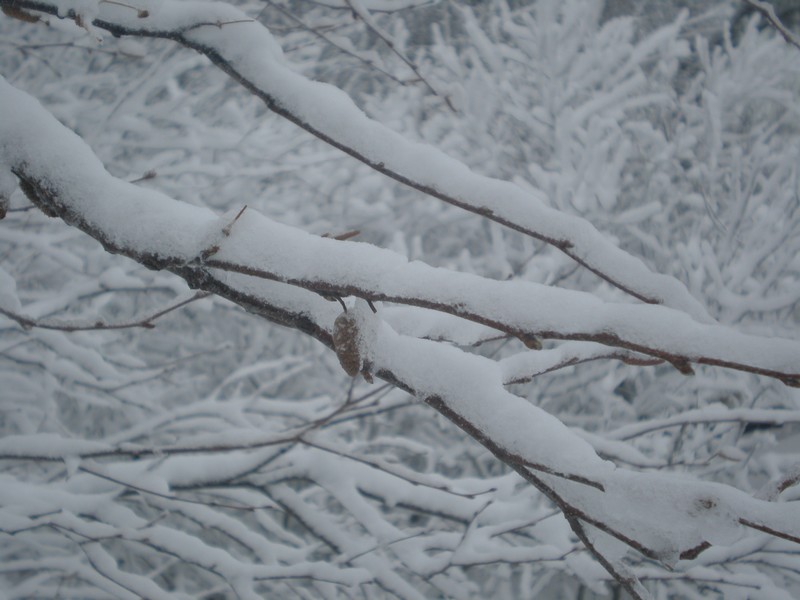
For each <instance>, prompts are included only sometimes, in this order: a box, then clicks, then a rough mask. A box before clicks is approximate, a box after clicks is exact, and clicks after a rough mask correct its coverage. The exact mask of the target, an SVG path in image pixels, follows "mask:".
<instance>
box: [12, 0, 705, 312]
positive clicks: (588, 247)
mask: <svg viewBox="0 0 800 600" xmlns="http://www.w3.org/2000/svg"><path fill="white" fill-rule="evenodd" d="M0 4H2V5H4V6H5V5H11V4H13V6H14V7H15V9H16V8H21V9H30V10H36V11H42V12H45V13H49V14H56V15H60V16H62V17H70V18H75V19H78V20H80V22H81V23H89V22H91V23H93V25H94V27H96V28H98V29H102V30H106V31H109V32H110V33H112V34H113V35H115V36H144V37H160V38H166V39H171V40H175V41H177V42H179V43H181V44H184V45H185V46H187V47H190V48H193V49H195V50H197V51H198V52H201V53H203V54H205V55H206V56H208V58H209V59H211V61H212V62H214V63H215V64H216V65H217V66H218V67H220V68H221V69H222V70H223V71H225V72H226V73H227V74H228V75H230V76H231V77H232V78H233V79H234V80H236V81H238V82H239V83H240V84H242V85H243V86H244V87H245V88H247V89H248V90H249V91H250V92H252V93H253V94H255V95H256V96H258V97H259V98H261V99H262V100H263V101H264V102H265V103H266V105H267V106H268V107H269V108H270V109H271V110H273V111H274V112H276V113H277V114H279V115H281V116H283V117H285V118H287V119H289V120H290V121H292V122H293V123H295V124H297V125H298V126H300V127H302V128H303V129H305V130H306V131H308V132H310V133H312V134H313V135H315V136H317V137H318V138H320V139H321V140H323V141H325V142H327V143H328V144H330V145H332V146H334V147H336V148H339V149H340V150H342V151H343V152H345V153H347V154H349V155H351V156H353V157H354V158H356V159H358V160H360V161H361V162H363V163H365V164H367V165H369V166H370V167H372V168H373V169H375V170H376V171H379V172H381V173H383V174H384V175H387V176H388V177H391V178H393V179H395V180H397V181H399V182H401V183H404V184H406V185H409V186H411V187H413V188H414V189H416V190H419V191H420V192H423V193H425V194H428V195H430V196H433V197H435V198H438V199H440V200H442V201H444V202H447V203H449V204H453V205H455V206H458V207H460V208H463V209H465V210H468V211H470V212H473V213H475V214H478V215H481V216H483V217H486V218H489V219H491V220H493V221H496V222H498V223H500V224H502V225H505V226H507V227H510V228H511V229H514V230H516V231H519V232H521V233H524V234H526V235H530V236H532V237H534V238H536V239H538V240H541V241H544V242H547V243H549V244H552V245H554V246H555V247H557V248H559V249H560V250H562V251H563V252H564V253H566V254H567V255H568V256H570V257H572V258H573V259H574V260H576V261H577V262H578V263H580V264H581V265H583V266H584V267H586V268H587V269H589V270H590V271H592V272H593V273H595V274H596V275H598V276H599V277H601V278H603V279H604V280H606V281H608V282H609V283H611V284H612V285H615V286H617V287H618V288H620V289H622V290H624V291H625V292H627V293H629V294H631V295H632V296H634V297H636V298H638V299H640V300H643V301H645V302H648V303H655V304H665V305H666V306H669V307H672V308H675V309H678V310H681V311H685V312H686V313H688V314H689V315H691V316H692V317H693V318H695V319H697V320H700V321H703V322H710V320H711V319H710V317H709V316H708V313H707V312H706V310H705V308H704V307H702V305H701V304H700V303H699V302H698V301H697V300H696V299H695V298H693V297H692V296H691V294H689V292H688V291H687V289H686V288H685V286H684V285H683V284H682V283H680V282H679V281H677V280H676V279H674V278H672V277H668V276H665V275H660V274H656V273H653V272H652V271H650V270H649V269H648V268H647V267H646V266H645V265H644V263H642V262H641V261H640V260H639V259H638V258H636V257H634V256H632V255H630V254H628V253H626V252H624V251H622V250H620V249H619V248H618V247H617V246H615V245H614V244H613V243H611V242H610V241H609V240H607V239H606V238H605V237H604V236H603V235H602V234H601V233H600V232H598V231H597V229H595V227H594V226H593V225H592V224H591V223H589V222H587V221H585V220H584V219H581V218H579V217H576V216H571V215H567V214H564V213H561V212H559V211H557V210H555V209H553V208H550V207H549V206H548V204H547V200H546V198H545V196H544V195H543V194H542V193H530V192H526V191H524V190H523V189H521V188H520V187H518V186H516V185H514V184H511V183H509V182H505V181H500V180H496V179H491V178H487V177H482V176H480V175H477V174H475V173H473V172H471V171H470V170H469V169H468V168H467V167H466V166H464V165H463V164H461V163H460V162H458V161H456V160H454V159H452V158H450V157H448V156H446V155H445V154H443V153H442V152H440V151H438V150H436V149H435V148H433V147H431V146H427V145H424V144H420V143H415V142H411V141H408V140H406V139H405V138H403V137H402V136H400V135H398V134H397V133H395V132H393V131H392V130H390V129H388V128H387V127H385V126H383V125H381V124H380V123H378V122H376V121H373V120H371V119H369V118H368V117H367V116H366V115H364V113H362V112H361V111H360V110H359V109H358V108H357V107H356V106H355V104H353V102H352V100H350V98H349V97H347V95H346V94H344V93H343V92H341V91H340V90H338V89H337V88H334V87H332V86H329V85H326V84H322V83H317V82H313V81H310V80H308V79H306V78H305V77H303V76H301V75H299V74H297V73H295V72H294V71H292V70H291V69H290V68H289V67H288V66H287V65H286V64H285V62H284V60H283V57H282V52H281V49H280V46H279V45H278V43H277V42H276V41H275V39H274V38H273V37H272V35H271V34H270V33H269V31H268V30H267V29H265V28H264V27H263V26H261V25H260V24H259V23H257V22H255V21H253V20H251V19H249V18H248V17H247V15H245V14H244V13H242V12H241V11H239V10H238V9H235V8H233V7H231V6H229V5H225V4H203V5H202V8H201V7H200V6H198V7H194V6H192V5H191V4H190V3H186V2H174V1H163V2H154V1H147V2H139V3H138V4H137V5H136V10H132V9H130V8H127V7H123V6H119V5H116V4H108V3H101V4H99V5H98V6H97V7H95V9H94V10H91V11H87V6H88V5H87V4H86V3H81V4H80V6H78V5H75V4H74V3H72V2H57V1H51V2H48V1H40V0H22V1H18V0H15V1H14V2H13V3H12V2H11V1H10V0H3V1H2V2H0ZM90 4H91V3H90Z"/></svg>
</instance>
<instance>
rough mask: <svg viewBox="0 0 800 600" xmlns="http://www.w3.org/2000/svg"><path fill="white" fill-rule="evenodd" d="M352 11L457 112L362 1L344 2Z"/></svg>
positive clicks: (434, 92) (448, 99) (432, 91)
mask: <svg viewBox="0 0 800 600" xmlns="http://www.w3.org/2000/svg"><path fill="white" fill-rule="evenodd" d="M344 1H345V2H346V3H347V5H348V6H349V7H350V9H351V10H352V11H353V14H355V15H358V16H359V17H360V18H361V20H363V21H364V24H365V25H366V26H367V27H368V28H369V29H370V30H371V31H372V32H373V33H374V34H375V35H377V36H378V37H379V38H380V39H381V40H383V42H384V43H385V44H386V45H387V46H388V47H389V50H391V51H392V52H393V53H394V54H395V55H396V56H397V57H398V58H399V59H400V60H402V61H403V62H404V63H405V64H406V65H407V66H408V68H409V69H411V70H412V71H413V72H414V74H415V75H416V76H417V77H418V78H419V80H420V81H421V82H422V83H423V84H425V87H427V88H428V89H429V90H430V91H431V93H432V94H433V95H434V96H438V97H440V98H441V99H442V100H444V102H445V104H447V108H449V109H450V110H451V111H452V112H454V113H455V112H457V111H456V107H455V106H453V103H452V102H451V101H450V98H449V97H448V96H446V95H444V94H442V93H440V92H439V91H438V90H437V89H436V88H435V87H433V85H431V83H430V82H429V81H428V80H427V79H426V78H425V76H424V75H423V74H422V73H421V72H420V70H419V67H417V65H415V64H414V62H413V61H412V60H411V59H409V58H408V57H407V56H406V55H405V54H403V53H402V52H401V51H400V50H399V48H398V47H397V45H396V44H395V43H394V41H393V40H392V38H390V37H389V35H388V34H387V33H385V32H384V31H383V30H382V29H381V28H380V27H379V26H378V24H377V23H376V22H375V19H373V18H372V15H371V14H370V13H369V10H367V8H366V7H364V5H363V4H361V0H344Z"/></svg>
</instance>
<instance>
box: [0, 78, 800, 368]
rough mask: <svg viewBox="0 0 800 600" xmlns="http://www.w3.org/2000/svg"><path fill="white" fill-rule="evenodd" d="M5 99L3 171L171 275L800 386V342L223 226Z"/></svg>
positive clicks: (6, 91)
mask: <svg viewBox="0 0 800 600" xmlns="http://www.w3.org/2000/svg"><path fill="white" fill-rule="evenodd" d="M0 97H2V99H3V105H4V107H5V110H6V114H8V115H13V118H8V119H5V120H4V121H3V122H2V123H0V163H3V164H6V165H8V166H9V167H11V168H13V169H17V170H18V172H22V174H23V175H24V176H25V177H28V178H32V179H33V180H35V181H37V182H39V185H40V187H42V188H44V189H46V190H49V191H48V193H47V194H46V195H50V196H52V198H49V199H48V198H45V199H40V201H42V202H45V203H47V202H53V203H55V206H54V207H53V209H57V208H59V207H60V210H59V213H60V214H62V216H63V218H64V219H65V220H66V221H68V222H69V223H71V224H73V225H76V226H79V227H81V228H83V229H84V230H88V231H90V232H91V233H92V234H93V235H94V236H95V237H97V238H98V239H100V240H102V241H104V243H106V244H107V245H110V246H111V247H112V248H113V249H115V251H118V252H127V253H129V254H130V255H133V256H136V257H138V259H139V260H140V261H143V262H145V261H147V257H148V256H149V257H159V258H161V259H162V260H163V261H165V263H166V264H165V265H162V268H163V266H167V265H170V266H180V265H181V264H185V263H189V262H192V261H194V262H195V263H197V262H198V261H199V262H201V263H202V260H201V258H202V256H203V255H204V253H205V254H207V253H208V252H209V251H210V250H211V249H212V248H213V249H214V251H213V252H212V253H211V260H210V261H209V264H212V265H215V264H225V265H228V266H226V269H228V270H237V269H242V271H241V272H244V273H248V272H249V273H253V274H257V275H259V276H261V277H266V278H269V279H275V280H278V281H281V282H285V283H290V284H293V285H299V286H301V287H306V288H308V289H313V290H322V291H331V292H334V293H338V294H339V295H350V294H357V295H361V296H364V297H367V298H373V299H378V300H394V301H401V302H404V303H409V304H416V305H421V306H428V307H431V308H440V309H442V308H445V309H446V310H452V309H453V308H455V309H456V312H457V314H459V315H461V316H465V317H467V318H469V319H471V320H476V321H478V322H483V323H484V324H489V325H491V326H493V327H497V328H501V329H505V330H506V331H512V332H520V331H521V332H523V333H528V334H533V335H536V334H540V333H541V334H542V335H545V336H548V337H557V338H567V339H568V338H570V337H586V336H590V337H595V338H597V339H598V340H599V341H604V342H606V343H610V344H616V343H619V344H620V345H623V346H627V347H629V348H631V349H635V350H641V349H648V348H649V349H653V350H655V351H658V352H664V353H666V354H668V355H671V356H678V357H685V358H686V359H688V360H690V361H695V360H704V361H705V360H713V361H717V362H718V363H719V364H732V365H749V366H751V367H755V368H758V369H765V370H769V371H775V372H778V373H781V374H786V375H790V376H792V377H794V376H796V375H797V374H798V367H800V344H798V343H797V342H793V341H789V340H780V339H766V338H759V337H755V336H749V335H745V334H741V333H739V332H737V331H735V330H733V329H729V328H726V327H722V326H719V325H706V324H699V323H698V322H697V321H695V320H693V319H692V318H691V317H689V316H688V315H686V314H685V313H682V312H680V311H677V310H673V309H670V308H667V307H662V306H652V305H644V304H637V305H632V304H624V303H612V302H603V301H602V300H600V299H598V298H597V297H595V296H593V295H591V294H588V293H584V292H577V291H571V290H563V289H557V288H551V287H548V286H544V285H541V284H535V283H530V282H521V281H494V280H490V279H486V278H482V277H479V276H475V275H470V274H465V273H457V272H452V271H449V270H446V269H440V268H433V267H430V266H428V265H426V264H424V263H421V262H418V261H413V262H408V260H407V259H406V258H405V257H404V256H402V255H400V254H397V253H394V252H391V251H389V250H383V249H380V248H375V247H374V246H371V245H368V244H363V243H358V242H342V241H339V240H335V239H330V238H320V237H317V236H313V235H311V234H308V233H305V232H303V231H299V230H297V229H294V228H291V227H287V226H285V225H281V224H278V223H275V222H273V221H271V220H269V219H267V218H266V217H264V216H263V215H260V214H258V213H257V212H255V211H253V210H246V211H244V212H243V213H242V214H241V216H240V218H238V220H234V219H233V217H232V216H231V215H226V216H222V217H217V216H215V215H214V214H213V213H212V212H211V211H209V210H206V209H202V208H198V207H194V206H191V205H189V204H185V203H181V202H176V201H174V200H172V199H170V198H169V197H167V196H165V195H163V194H161V193H158V192H154V191H149V190H145V189H142V188H139V187H137V186H135V185H132V184H129V183H126V182H124V181H121V180H119V179H116V178H114V177H112V176H111V175H110V174H109V173H108V172H107V171H106V170H105V169H104V168H103V166H102V164H101V163H100V161H99V160H98V159H97V158H96V157H95V156H94V154H93V153H92V151H91V149H90V148H89V147H88V146H87V145H86V144H85V143H84V142H83V141H82V140H81V139H80V138H79V137H78V136H76V135H75V134H74V133H72V132H70V131H69V130H67V129H66V128H64V127H62V126H61V125H60V124H59V123H58V122H57V121H56V120H55V118H53V117H52V116H51V115H49V113H47V111H45V110H44V109H43V108H42V107H41V105H40V104H39V103H38V102H37V101H35V100H32V99H30V98H29V97H28V96H27V95H26V94H24V93H23V92H21V91H19V90H17V89H16V88H14V87H12V86H11V85H9V84H8V83H6V82H5V81H0ZM234 221H235V222H234ZM225 231H227V232H228V233H227V234H224V233H223V232H225ZM213 261H218V262H213ZM608 336H610V337H611V339H608ZM614 338H616V339H614ZM616 340H619V342H616Z"/></svg>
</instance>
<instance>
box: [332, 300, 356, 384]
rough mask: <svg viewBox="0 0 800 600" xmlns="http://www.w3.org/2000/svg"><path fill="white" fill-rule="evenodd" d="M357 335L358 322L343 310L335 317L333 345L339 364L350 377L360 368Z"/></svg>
mask: <svg viewBox="0 0 800 600" xmlns="http://www.w3.org/2000/svg"><path fill="white" fill-rule="evenodd" d="M358 337H359V332H358V323H357V322H356V318H355V317H354V316H353V315H351V314H349V313H346V312H343V313H342V314H340V315H339V316H338V317H336V321H334V324H333V347H334V349H335V350H336V356H337V358H338V359H339V364H340V365H342V368H343V369H344V371H345V373H347V374H348V375H350V377H355V376H356V375H358V372H359V371H360V370H361V355H360V354H359V347H358Z"/></svg>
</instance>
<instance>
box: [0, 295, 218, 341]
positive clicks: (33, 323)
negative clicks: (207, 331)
mask: <svg viewBox="0 0 800 600" xmlns="http://www.w3.org/2000/svg"><path fill="white" fill-rule="evenodd" d="M210 295H211V292H205V291H199V292H197V293H195V294H194V295H193V296H192V297H191V298H187V299H185V300H181V301H180V302H176V303H175V304H173V305H171V306H168V307H167V308H164V309H161V310H159V311H157V312H155V313H153V314H151V315H148V316H146V317H142V318H140V319H136V320H133V321H124V322H122V323H104V322H103V321H99V320H98V321H94V322H92V323H84V324H81V323H77V322H75V323H63V322H58V321H40V320H38V319H32V318H30V317H26V316H24V315H20V314H18V313H15V312H12V311H10V310H7V309H5V308H2V307H0V314H2V315H4V316H6V317H8V318H9V319H11V320H12V321H16V322H17V323H19V324H20V325H21V326H22V327H23V328H24V329H34V328H35V329H50V330H55V331H70V332H71V331H97V330H103V329H132V328H136V327H142V328H144V329H153V328H155V324H154V323H153V321H155V320H156V319H159V318H161V317H163V316H164V315H166V314H167V313H171V312H173V311H175V310H178V309H179V308H182V307H184V306H186V305H187V304H190V303H192V302H194V301H196V300H201V299H202V298H207V297H208V296H210Z"/></svg>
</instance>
